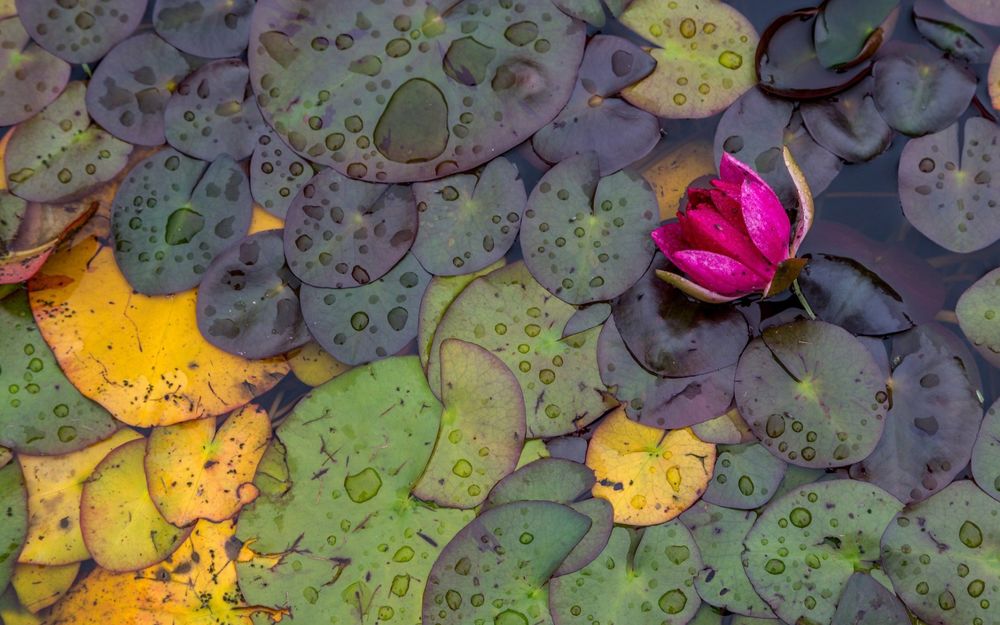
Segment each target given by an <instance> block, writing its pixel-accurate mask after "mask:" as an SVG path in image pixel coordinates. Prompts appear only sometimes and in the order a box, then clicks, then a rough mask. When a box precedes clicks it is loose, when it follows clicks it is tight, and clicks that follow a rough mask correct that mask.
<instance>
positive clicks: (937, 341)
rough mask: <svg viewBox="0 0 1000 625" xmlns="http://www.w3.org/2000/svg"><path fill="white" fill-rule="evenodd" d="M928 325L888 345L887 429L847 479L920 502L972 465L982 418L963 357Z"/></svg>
mask: <svg viewBox="0 0 1000 625" xmlns="http://www.w3.org/2000/svg"><path fill="white" fill-rule="evenodd" d="M938 332H943V331H935V330H934V328H933V326H921V327H918V328H916V329H915V330H912V331H910V332H907V333H906V334H904V335H902V336H900V337H898V338H896V339H895V340H894V341H893V348H892V362H893V363H897V364H896V366H895V368H894V369H893V371H892V381H891V383H890V386H891V388H892V407H891V408H890V409H889V412H888V413H887V414H886V419H885V432H884V433H883V435H882V439H881V440H880V441H879V443H878V445H877V446H876V447H875V450H874V451H873V452H872V453H871V455H870V456H869V457H867V458H865V459H864V460H863V461H861V462H860V463H859V464H857V465H855V466H853V467H851V476H852V477H854V478H855V479H864V480H867V481H869V482H872V483H873V484H877V485H878V486H881V487H882V488H884V489H885V490H887V491H889V492H890V493H892V494H893V495H894V496H895V497H896V498H897V499H899V500H901V501H903V502H905V503H911V502H914V501H921V500H923V499H926V498H927V497H929V496H930V495H932V494H934V493H936V492H937V491H939V490H941V489H942V488H944V487H945V486H947V485H948V484H949V483H950V482H951V481H952V480H953V479H955V476H956V475H958V474H959V473H961V472H962V471H963V470H964V469H965V466H966V465H967V464H968V463H969V458H970V457H971V455H972V447H973V445H974V444H975V441H976V432H978V431H979V426H980V423H981V422H982V418H983V408H982V406H981V405H980V403H979V399H978V397H977V395H976V393H977V390H976V386H975V385H974V384H973V382H972V381H971V379H970V378H969V375H968V373H967V372H966V368H965V365H964V364H963V359H962V357H961V355H960V354H958V353H956V351H955V350H954V349H952V348H951V346H950V345H949V344H948V342H946V340H945V339H944V337H942V336H941V335H940V334H938Z"/></svg>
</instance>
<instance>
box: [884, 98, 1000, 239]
mask: <svg viewBox="0 0 1000 625" xmlns="http://www.w3.org/2000/svg"><path fill="white" fill-rule="evenodd" d="M963 106H964V105H963ZM998 144H1000V126H997V125H996V124H994V123H993V122H991V121H989V120H987V119H983V118H980V117H972V118H969V119H968V120H966V122H965V137H964V143H963V144H962V146H961V147H959V138H958V124H957V123H956V124H953V125H951V126H949V127H948V128H945V129H944V130H942V131H941V132H938V133H935V134H933V135H929V136H927V137H921V138H919V139H911V140H910V141H908V142H907V143H906V146H904V147H903V152H902V154H901V155H900V157H899V201H900V203H901V204H902V205H903V214H905V215H906V218H907V219H908V220H909V221H910V223H911V224H913V227H915V228H916V229H917V230H919V231H920V232H921V233H923V234H924V235H925V236H926V237H927V238H929V239H930V240H932V241H934V242H935V243H937V244H938V245H940V246H941V247H944V248H946V249H948V250H951V251H953V252H961V253H967V252H974V251H976V250H980V249H983V248H985V247H987V246H989V245H991V244H992V243H993V242H994V241H996V240H997V239H1000V208H998V205H997V201H996V197H995V196H996V192H995V191H994V187H993V185H994V184H997V183H995V182H994V180H997V181H1000V160H998V159H996V158H993V154H994V153H995V152H996V148H997V145H998Z"/></svg>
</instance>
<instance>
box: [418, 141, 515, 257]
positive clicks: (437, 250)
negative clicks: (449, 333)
mask: <svg viewBox="0 0 1000 625" xmlns="http://www.w3.org/2000/svg"><path fill="white" fill-rule="evenodd" d="M413 195H414V197H415V198H416V201H417V214H418V224H419V225H418V228H417V238H416V240H415V241H414V242H413V255H414V256H416V257H417V260H419V261H420V264H421V265H423V266H424V269H426V270H427V271H429V272H431V273H432V274H434V275H437V276H454V275H459V274H467V273H474V272H477V271H479V270H481V269H484V268H485V267H488V266H489V265H491V264H493V263H495V262H496V261H498V260H499V259H501V258H503V256H504V254H506V253H507V251H508V250H509V249H510V248H511V246H512V245H514V241H516V240H517V233H518V230H519V229H520V226H521V214H522V213H523V212H524V205H525V203H526V202H527V201H528V194H527V192H526V191H525V190H524V182H523V181H522V180H521V174H520V173H518V171H517V167H516V166H515V165H514V164H513V163H511V162H510V161H508V160H507V159H505V158H503V157H502V156H501V157H499V158H496V159H494V160H492V161H490V162H489V163H488V164H487V165H486V167H484V168H483V170H482V172H480V173H479V175H478V176H476V175H473V174H457V175H454V176H449V177H447V178H442V179H440V180H435V181H433V182H423V183H419V184H415V185H413Z"/></svg>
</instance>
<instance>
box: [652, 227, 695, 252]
mask: <svg viewBox="0 0 1000 625" xmlns="http://www.w3.org/2000/svg"><path fill="white" fill-rule="evenodd" d="M650 236H652V237H653V241H654V242H656V247H658V248H660V251H661V252H663V255H664V256H666V257H667V258H668V259H669V258H671V257H672V256H673V254H674V253H675V252H679V251H681V250H686V249H689V248H690V247H691V246H690V245H688V243H687V241H685V240H684V234H683V232H682V231H681V225H680V224H679V223H677V222H676V221H672V222H670V223H668V224H664V225H662V226H660V227H659V228H657V229H656V230H653V232H652V233H650Z"/></svg>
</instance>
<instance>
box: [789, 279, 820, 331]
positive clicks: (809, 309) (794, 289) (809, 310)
mask: <svg viewBox="0 0 1000 625" xmlns="http://www.w3.org/2000/svg"><path fill="white" fill-rule="evenodd" d="M792 293H795V297H797V298H799V303H800V304H802V308H803V309H804V310H805V311H806V314H807V315H809V318H810V319H812V320H813V321H816V313H814V312H813V309H812V306H810V305H809V302H808V301H807V300H806V296H805V295H803V294H802V289H800V288H799V281H798V279H796V280H792Z"/></svg>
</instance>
